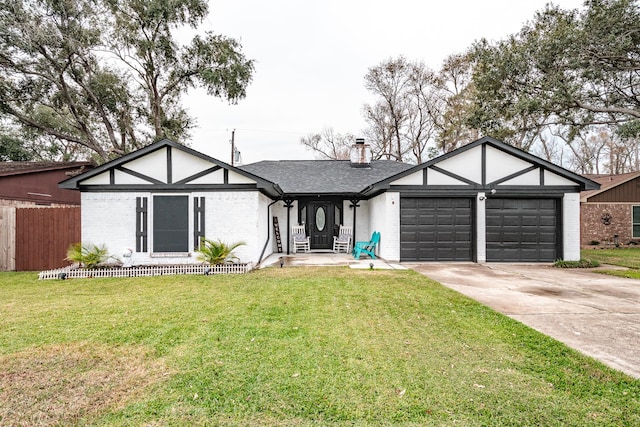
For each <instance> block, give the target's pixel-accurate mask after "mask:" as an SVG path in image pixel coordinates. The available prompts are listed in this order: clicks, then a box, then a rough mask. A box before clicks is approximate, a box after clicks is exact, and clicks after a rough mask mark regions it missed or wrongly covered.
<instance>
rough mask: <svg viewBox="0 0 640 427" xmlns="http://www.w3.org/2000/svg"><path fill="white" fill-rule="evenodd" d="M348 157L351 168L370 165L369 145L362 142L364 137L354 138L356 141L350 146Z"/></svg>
mask: <svg viewBox="0 0 640 427" xmlns="http://www.w3.org/2000/svg"><path fill="white" fill-rule="evenodd" d="M349 158H350V160H351V167H352V168H368V167H371V147H369V144H365V143H364V138H356V143H355V144H353V145H352V146H351V152H350V153H349Z"/></svg>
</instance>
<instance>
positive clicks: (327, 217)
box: [307, 201, 335, 249]
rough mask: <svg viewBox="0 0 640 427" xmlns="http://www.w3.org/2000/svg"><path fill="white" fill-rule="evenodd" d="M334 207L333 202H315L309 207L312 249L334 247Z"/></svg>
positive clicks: (308, 216) (308, 215) (310, 203)
mask: <svg viewBox="0 0 640 427" xmlns="http://www.w3.org/2000/svg"><path fill="white" fill-rule="evenodd" d="M334 222H335V221H334V206H333V203H332V202H327V201H324V202H322V201H313V202H309V204H308V207H307V225H308V232H309V236H310V237H311V249H331V248H332V247H333V225H334Z"/></svg>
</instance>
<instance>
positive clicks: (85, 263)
mask: <svg viewBox="0 0 640 427" xmlns="http://www.w3.org/2000/svg"><path fill="white" fill-rule="evenodd" d="M109 258H113V257H112V256H110V255H109V250H108V249H107V247H106V246H105V245H104V244H103V245H100V246H97V245H94V244H92V243H87V244H82V243H74V244H72V245H71V246H69V249H67V257H66V258H65V259H66V260H67V261H71V262H77V263H78V264H79V265H80V266H81V267H85V268H89V269H91V268H96V267H99V266H100V265H101V264H104V263H106V262H107V261H108V260H109Z"/></svg>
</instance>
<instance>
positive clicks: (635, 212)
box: [631, 206, 640, 238]
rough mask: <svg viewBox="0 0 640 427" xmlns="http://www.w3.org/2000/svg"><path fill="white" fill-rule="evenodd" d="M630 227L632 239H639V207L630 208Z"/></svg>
mask: <svg viewBox="0 0 640 427" xmlns="http://www.w3.org/2000/svg"><path fill="white" fill-rule="evenodd" d="M631 225H632V227H633V231H632V232H633V237H634V238H638V237H640V206H632V207H631Z"/></svg>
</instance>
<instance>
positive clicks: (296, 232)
mask: <svg viewBox="0 0 640 427" xmlns="http://www.w3.org/2000/svg"><path fill="white" fill-rule="evenodd" d="M291 242H292V243H293V253H294V254H295V253H296V252H298V251H302V252H309V251H311V239H310V238H309V236H307V234H306V232H305V231H304V225H294V226H292V227H291Z"/></svg>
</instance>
